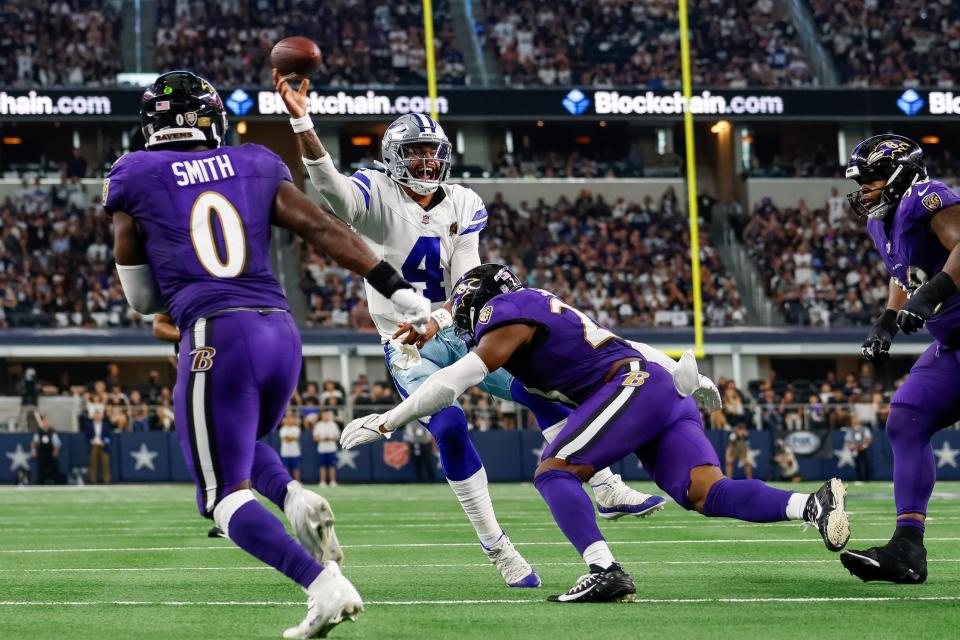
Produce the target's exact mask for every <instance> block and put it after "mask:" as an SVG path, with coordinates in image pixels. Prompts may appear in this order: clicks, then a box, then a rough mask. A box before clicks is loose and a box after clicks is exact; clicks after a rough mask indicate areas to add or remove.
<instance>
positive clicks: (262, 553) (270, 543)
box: [227, 494, 323, 589]
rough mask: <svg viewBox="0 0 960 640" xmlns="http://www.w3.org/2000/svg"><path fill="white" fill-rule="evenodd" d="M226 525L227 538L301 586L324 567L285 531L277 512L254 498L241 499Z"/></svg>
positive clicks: (309, 581) (306, 585) (313, 577)
mask: <svg viewBox="0 0 960 640" xmlns="http://www.w3.org/2000/svg"><path fill="white" fill-rule="evenodd" d="M251 495H252V494H251ZM227 526H228V533H229V535H230V539H231V540H233V541H234V542H235V543H236V544H237V546H238V547H240V548H241V549H243V550H244V551H246V552H247V553H249V554H250V555H252V556H253V557H254V558H256V559H258V560H260V561H262V562H264V563H266V564H268V565H270V566H271V567H273V568H274V569H276V570H277V571H279V572H280V573H282V574H283V575H285V576H287V577H288V578H290V579H291V580H293V581H294V582H296V583H297V584H299V585H300V586H301V587H303V588H304V589H306V588H307V587H308V586H310V583H311V582H313V581H314V580H316V578H317V576H318V575H320V572H321V571H323V567H321V566H320V563H318V562H317V561H316V560H315V559H314V558H313V556H311V555H310V554H309V553H307V551H306V550H305V549H304V548H303V547H301V546H300V545H299V544H298V543H297V541H296V540H294V539H293V538H291V537H290V536H289V535H287V532H286V530H285V529H284V528H283V524H281V522H280V521H279V520H278V519H277V518H276V516H274V515H273V514H272V513H270V512H269V511H267V509H266V508H265V507H264V506H263V505H262V504H260V503H259V502H257V501H256V500H250V501H249V502H245V503H243V504H242V505H241V506H240V508H239V509H237V510H236V511H235V512H234V513H233V516H232V517H231V518H230V522H229V524H228V525H227Z"/></svg>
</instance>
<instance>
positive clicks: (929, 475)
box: [887, 405, 937, 530]
mask: <svg viewBox="0 0 960 640" xmlns="http://www.w3.org/2000/svg"><path fill="white" fill-rule="evenodd" d="M935 430H936V427H935V426H934V425H933V424H932V420H931V416H929V415H927V414H926V413H924V412H922V411H917V410H914V409H912V408H909V407H906V406H903V405H899V406H898V405H895V406H893V407H892V408H891V409H890V417H889V418H887V437H888V438H890V447H891V448H892V449H893V498H894V500H895V501H896V503H897V515H898V516H902V515H904V514H906V513H922V514H924V515H926V513H927V503H928V502H929V501H930V495H931V494H932V493H933V484H934V483H935V482H936V480H937V464H936V462H935V461H934V458H933V445H931V444H930V436H931V435H932V434H933V432H934V431H935ZM897 526H898V527H902V526H907V527H915V528H918V529H921V530H922V529H923V528H924V525H923V523H922V522H920V521H919V520H914V519H912V518H902V519H897Z"/></svg>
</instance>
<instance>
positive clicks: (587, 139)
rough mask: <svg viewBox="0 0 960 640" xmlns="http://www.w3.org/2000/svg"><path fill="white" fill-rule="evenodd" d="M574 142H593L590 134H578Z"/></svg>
mask: <svg viewBox="0 0 960 640" xmlns="http://www.w3.org/2000/svg"><path fill="white" fill-rule="evenodd" d="M574 142H576V143H577V144H590V143H591V142H593V138H591V137H590V136H578V137H577V138H576V139H575V140H574Z"/></svg>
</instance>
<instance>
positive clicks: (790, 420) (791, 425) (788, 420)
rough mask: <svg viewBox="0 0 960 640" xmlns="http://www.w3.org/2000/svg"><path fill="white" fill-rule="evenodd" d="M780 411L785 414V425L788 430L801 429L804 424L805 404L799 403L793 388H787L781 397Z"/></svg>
mask: <svg viewBox="0 0 960 640" xmlns="http://www.w3.org/2000/svg"><path fill="white" fill-rule="evenodd" d="M780 413H781V414H782V415H783V426H784V428H785V429H786V430H787V431H801V430H803V428H804V425H803V406H802V405H799V404H798V403H797V398H796V396H795V395H794V393H793V390H791V389H787V390H786V391H784V392H783V396H782V397H781V398H780Z"/></svg>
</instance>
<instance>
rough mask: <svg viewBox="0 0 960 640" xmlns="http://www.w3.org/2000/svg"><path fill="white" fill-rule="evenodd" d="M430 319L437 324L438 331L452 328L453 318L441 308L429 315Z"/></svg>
mask: <svg viewBox="0 0 960 640" xmlns="http://www.w3.org/2000/svg"><path fill="white" fill-rule="evenodd" d="M430 317H431V318H433V320H434V322H436V323H437V327H439V328H438V331H443V330H444V329H446V328H448V327H452V326H453V316H452V315H450V312H449V311H447V310H446V309H445V308H443V307H440V308H439V309H437V310H436V311H434V312H433V313H431V314H430Z"/></svg>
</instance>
